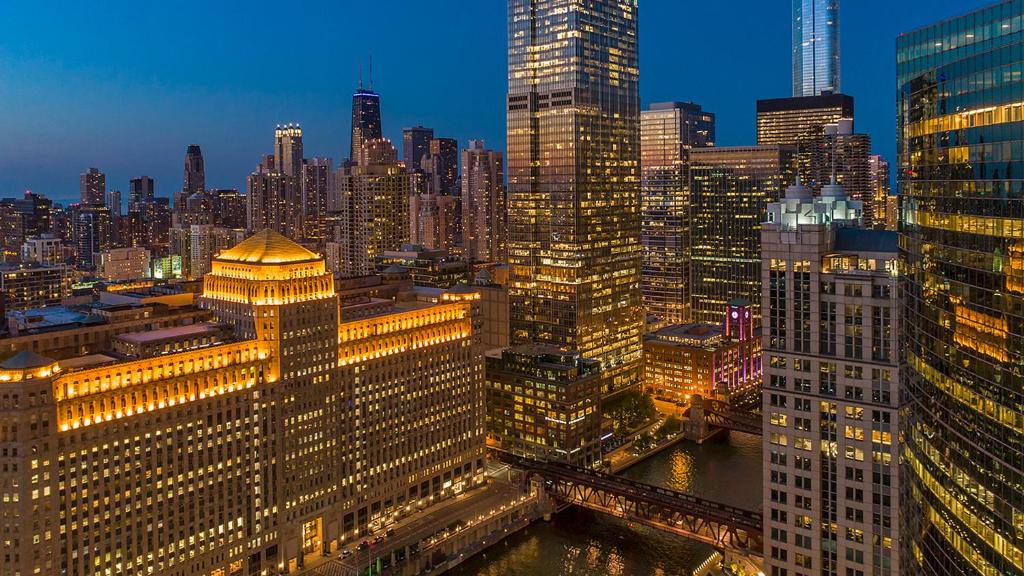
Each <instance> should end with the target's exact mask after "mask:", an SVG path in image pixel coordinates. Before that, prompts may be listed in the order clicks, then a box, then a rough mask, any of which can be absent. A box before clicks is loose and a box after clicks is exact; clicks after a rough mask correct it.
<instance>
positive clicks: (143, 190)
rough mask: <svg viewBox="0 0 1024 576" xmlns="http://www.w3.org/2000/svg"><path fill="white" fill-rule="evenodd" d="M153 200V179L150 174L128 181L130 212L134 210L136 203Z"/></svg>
mask: <svg viewBox="0 0 1024 576" xmlns="http://www.w3.org/2000/svg"><path fill="white" fill-rule="evenodd" d="M152 201H153V179H152V178H150V177H149V176H139V177H138V178H132V179H131V180H130V181H129V182H128V212H134V211H135V210H136V205H137V204H141V203H143V202H152Z"/></svg>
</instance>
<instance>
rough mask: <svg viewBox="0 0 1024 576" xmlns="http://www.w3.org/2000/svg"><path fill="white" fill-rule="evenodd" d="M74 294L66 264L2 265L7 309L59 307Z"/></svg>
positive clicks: (1, 292) (0, 281)
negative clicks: (67, 297)
mask: <svg viewBox="0 0 1024 576" xmlns="http://www.w3.org/2000/svg"><path fill="white" fill-rule="evenodd" d="M70 291H71V280H70V274H69V273H68V268H67V267H66V266H62V265H55V266H42V265H32V264H4V265H0V298H2V299H3V300H2V302H0V304H2V305H3V309H4V310H28V309H30V308H39V307H42V306H56V305H58V304H60V302H61V300H62V299H63V298H65V297H66V296H68V294H70Z"/></svg>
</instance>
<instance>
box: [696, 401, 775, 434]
mask: <svg viewBox="0 0 1024 576" xmlns="http://www.w3.org/2000/svg"><path fill="white" fill-rule="evenodd" d="M690 414H691V409H688V410H687V416H689V415H690ZM704 420H705V422H707V425H708V426H712V427H715V428H725V429H726V430H736V431H737V432H746V433H747V434H757V435H761V434H762V432H763V431H764V426H763V424H762V421H761V415H760V414H757V413H754V412H748V411H746V410H738V409H736V408H734V407H733V406H731V405H730V404H728V403H726V402H722V401H721V400H711V399H708V398H705V399H704Z"/></svg>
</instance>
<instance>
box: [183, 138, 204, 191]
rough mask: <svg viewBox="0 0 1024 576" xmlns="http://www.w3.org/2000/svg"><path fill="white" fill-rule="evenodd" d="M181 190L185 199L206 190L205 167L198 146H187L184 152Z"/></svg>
mask: <svg viewBox="0 0 1024 576" xmlns="http://www.w3.org/2000/svg"><path fill="white" fill-rule="evenodd" d="M181 189H182V191H184V192H185V197H186V198H188V197H189V196H191V195H193V194H195V193H196V192H202V191H204V190H206V166H205V164H204V162H203V151H202V150H200V149H199V145H198V144H189V146H188V150H187V151H186V152H185V178H184V183H183V184H182V186H181Z"/></svg>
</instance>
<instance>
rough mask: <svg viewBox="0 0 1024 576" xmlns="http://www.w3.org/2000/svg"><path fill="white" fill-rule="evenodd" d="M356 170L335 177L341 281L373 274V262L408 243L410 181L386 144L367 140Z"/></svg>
mask: <svg viewBox="0 0 1024 576" xmlns="http://www.w3.org/2000/svg"><path fill="white" fill-rule="evenodd" d="M358 156H359V162H358V164H356V165H353V166H349V167H347V168H343V169H341V170H339V171H338V175H337V177H336V182H335V184H336V187H337V190H338V192H337V194H338V203H339V206H338V210H339V212H340V213H341V222H340V227H339V228H340V230H339V235H340V244H341V245H342V249H343V251H344V254H343V255H342V264H341V269H340V270H338V271H339V272H341V273H342V274H343V275H346V276H363V275H366V274H370V273H371V271H372V270H373V258H374V256H377V255H378V254H381V253H382V252H384V251H386V250H398V249H399V248H401V246H402V244H408V243H409V178H408V174H405V173H404V171H403V169H402V165H401V164H399V163H398V160H397V152H396V151H395V148H394V146H392V145H391V143H390V142H389V141H388V140H386V139H379V140H368V141H366V142H364V143H363V146H362V147H361V150H360V151H359V152H358Z"/></svg>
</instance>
